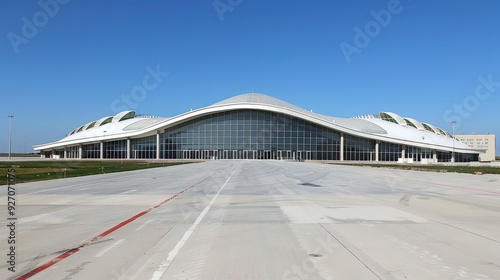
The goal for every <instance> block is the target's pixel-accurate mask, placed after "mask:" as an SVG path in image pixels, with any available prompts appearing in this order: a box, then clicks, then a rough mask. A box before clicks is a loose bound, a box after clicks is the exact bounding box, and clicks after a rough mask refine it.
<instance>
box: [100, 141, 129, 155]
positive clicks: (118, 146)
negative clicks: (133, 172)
mask: <svg viewBox="0 0 500 280" xmlns="http://www.w3.org/2000/svg"><path fill="white" fill-rule="evenodd" d="M103 157H104V158H127V140H118V141H110V142H104V153H103Z"/></svg>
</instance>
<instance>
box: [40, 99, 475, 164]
mask: <svg viewBox="0 0 500 280" xmlns="http://www.w3.org/2000/svg"><path fill="white" fill-rule="evenodd" d="M157 137H159V143H160V145H159V147H157ZM343 137H344V141H343V147H342V150H343V159H344V160H346V161H376V158H377V155H376V145H377V144H376V143H377V141H375V140H371V139H367V138H362V137H357V136H353V135H349V134H344V136H343ZM340 139H341V133H340V132H339V131H335V130H333V129H330V128H327V127H324V126H321V125H319V124H316V123H312V122H309V121H306V120H302V119H298V118H295V117H292V116H289V115H285V114H281V113H273V112H268V111H260V110H249V109H247V110H233V111H227V112H219V113H213V114H210V115H205V116H202V117H198V118H195V119H192V120H189V121H186V122H183V123H181V124H178V125H176V126H173V127H170V128H167V129H165V130H164V131H163V132H161V133H159V135H152V136H146V137H141V138H132V139H129V140H127V139H122V140H116V141H105V142H103V143H102V146H103V152H102V157H103V158H107V159H124V158H130V159H156V158H157V149H159V151H158V155H159V158H160V159H290V160H340V158H341V157H340V151H341V147H340V142H341V141H340ZM128 141H130V147H127V146H128V145H127V142H128ZM80 148H81V151H82V154H81V155H80ZM403 148H404V150H405V159H406V160H408V159H413V162H419V161H422V159H433V158H434V156H435V157H436V159H437V161H439V162H447V161H448V162H449V161H451V157H452V153H451V152H444V151H436V150H431V149H426V148H420V147H413V146H403V145H400V144H394V143H389V142H379V144H378V159H379V161H398V159H399V158H402V154H403V152H402V151H403ZM100 149H101V143H92V144H85V145H82V146H81V147H80V146H79V145H74V146H69V147H66V148H65V149H60V148H59V149H55V150H52V151H44V154H45V156H46V157H50V156H51V155H52V154H54V155H59V156H60V157H61V158H63V157H64V156H66V158H80V157H81V158H84V159H89V158H92V159H99V158H100V157H101V150H100ZM127 151H129V154H128V155H127ZM65 154H66V155H65ZM478 155H479V154H461V153H456V155H455V158H456V159H455V160H456V161H457V162H469V161H477V160H478Z"/></svg>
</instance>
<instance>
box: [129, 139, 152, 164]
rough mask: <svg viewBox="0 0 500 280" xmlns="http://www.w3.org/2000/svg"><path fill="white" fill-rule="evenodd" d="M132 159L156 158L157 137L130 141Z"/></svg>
mask: <svg viewBox="0 0 500 280" xmlns="http://www.w3.org/2000/svg"><path fill="white" fill-rule="evenodd" d="M130 158H134V159H140V158H156V135H153V136H148V137H144V138H136V139H132V140H130Z"/></svg>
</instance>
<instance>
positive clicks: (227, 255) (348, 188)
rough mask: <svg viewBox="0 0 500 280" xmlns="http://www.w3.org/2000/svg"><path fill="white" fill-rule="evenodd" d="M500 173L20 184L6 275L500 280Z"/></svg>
mask: <svg viewBox="0 0 500 280" xmlns="http://www.w3.org/2000/svg"><path fill="white" fill-rule="evenodd" d="M499 179H500V176H498V175H483V176H476V175H466V174H452V173H449V174H448V173H430V172H416V171H402V170H393V169H377V168H367V167H365V168H363V167H349V166H336V165H325V164H319V163H308V162H302V163H299V162H277V161H211V162H205V163H196V164H189V165H181V166H174V167H167V168H155V169H149V170H140V171H132V172H126V173H113V174H104V175H97V176H88V177H80V178H71V179H61V180H55V181H47V182H37V183H28V184H18V185H17V186H16V187H17V192H18V195H17V201H18V207H17V216H18V217H19V220H18V227H17V234H16V238H17V240H16V241H17V247H16V250H17V252H16V253H17V264H16V273H15V274H14V273H11V272H10V271H8V270H7V268H8V265H7V264H6V254H7V246H8V244H7V239H6V238H7V236H8V233H7V229H6V227H5V226H4V227H3V228H2V230H1V233H2V235H1V236H0V239H1V240H0V249H1V255H2V260H3V261H2V262H1V264H0V279H14V278H15V277H19V276H21V275H26V276H30V278H29V279H106V280H109V279H500V181H499ZM0 199H1V201H0V207H1V210H0V219H1V220H2V221H3V222H5V221H6V219H7V210H6V201H7V198H6V192H5V191H2V197H1V198H0ZM5 223H6V222H5Z"/></svg>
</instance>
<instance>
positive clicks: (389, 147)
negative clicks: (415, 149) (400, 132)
mask: <svg viewBox="0 0 500 280" xmlns="http://www.w3.org/2000/svg"><path fill="white" fill-rule="evenodd" d="M401 150H402V146H401V145H400V144H394V143H387V142H380V144H379V160H380V161H397V160H398V158H400V157H401Z"/></svg>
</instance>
